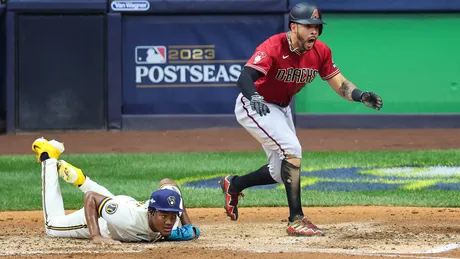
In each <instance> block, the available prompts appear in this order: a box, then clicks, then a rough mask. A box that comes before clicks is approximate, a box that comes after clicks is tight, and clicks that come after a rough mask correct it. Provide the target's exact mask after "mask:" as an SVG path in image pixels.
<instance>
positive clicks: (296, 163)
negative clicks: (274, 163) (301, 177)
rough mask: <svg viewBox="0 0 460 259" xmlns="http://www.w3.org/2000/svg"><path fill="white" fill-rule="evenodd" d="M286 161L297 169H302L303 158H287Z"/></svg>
mask: <svg viewBox="0 0 460 259" xmlns="http://www.w3.org/2000/svg"><path fill="white" fill-rule="evenodd" d="M285 160H286V161H287V162H289V163H291V164H293V165H294V166H297V167H300V165H301V163H302V158H298V157H286V158H285Z"/></svg>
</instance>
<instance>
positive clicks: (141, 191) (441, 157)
mask: <svg viewBox="0 0 460 259" xmlns="http://www.w3.org/2000/svg"><path fill="white" fill-rule="evenodd" d="M61 158H62V159H64V160H66V161H68V162H70V163H72V164H74V165H75V166H77V167H79V168H81V169H82V170H83V171H84V172H85V173H86V174H87V175H88V176H89V177H91V178H92V179H93V180H95V181H96V182H98V183H99V184H101V185H103V186H105V187H106V188H107V189H109V190H110V191H111V192H113V193H114V194H124V195H129V196H132V197H134V198H135V199H138V200H146V199H148V197H149V195H150V193H151V192H152V191H153V190H155V189H156V188H157V184H158V182H159V181H160V180H161V179H162V178H164V177H168V178H171V179H174V180H178V181H179V183H180V184H182V183H184V182H185V181H190V180H199V179H203V178H212V177H214V176H220V175H223V174H245V173H247V172H250V171H252V170H255V169H258V168H259V167H260V166H261V165H263V164H265V163H267V158H266V157H265V153H263V152H253V153H248V152H234V153H171V154H158V153H155V154H97V155H74V154H73V155H63V156H62V157H61ZM459 158H460V150H458V149H457V150H432V151H392V152H390V151H375V152H305V153H304V157H303V160H302V163H303V166H302V170H303V171H314V170H320V169H328V168H347V167H354V166H360V167H372V166H401V165H425V166H426V165H458V164H459V163H460V159H459ZM34 159H35V157H34V156H33V155H27V156H0V177H1V178H0V179H1V181H0V196H1V197H2V199H1V201H0V210H36V209H41V178H40V171H41V166H40V164H39V163H36V162H35V160H34ZM306 180H307V181H314V179H306ZM60 183H61V190H62V195H63V197H64V203H65V207H66V208H67V209H78V208H80V207H81V206H82V204H83V194H82V192H81V191H80V190H78V189H77V188H76V187H74V186H72V185H70V184H67V183H65V182H64V181H62V180H61V181H60ZM423 184H424V183H421V186H422V185H423ZM216 186H217V183H216ZM183 192H184V197H185V201H186V205H187V206H188V207H222V204H223V195H222V193H221V191H220V190H219V189H193V188H184V189H183ZM245 195H246V196H245V198H244V199H243V200H242V202H241V206H243V207H244V206H287V201H286V197H285V192H284V190H283V188H277V189H274V190H254V189H248V190H245ZM302 202H303V204H304V205H305V206H342V205H388V206H393V205H394V206H442V207H458V206H460V194H459V193H458V192H456V191H427V190H419V189H417V188H416V186H415V187H414V188H412V189H411V188H407V190H397V191H353V192H318V191H303V192H302Z"/></svg>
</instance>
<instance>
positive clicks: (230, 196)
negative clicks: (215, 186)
mask: <svg viewBox="0 0 460 259" xmlns="http://www.w3.org/2000/svg"><path fill="white" fill-rule="evenodd" d="M233 177H234V176H231V175H226V176H224V177H222V179H220V181H219V184H220V187H221V188H222V192H223V193H224V198H225V203H224V209H225V212H226V213H227V216H229V217H230V219H231V220H237V219H238V200H239V199H240V197H243V196H244V195H243V193H241V192H238V193H236V192H230V191H229V189H230V184H231V181H232V179H233Z"/></svg>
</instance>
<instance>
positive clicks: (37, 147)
mask: <svg viewBox="0 0 460 259" xmlns="http://www.w3.org/2000/svg"><path fill="white" fill-rule="evenodd" d="M64 150H65V148H64V144H63V143H61V142H59V141H56V140H54V139H53V140H50V141H48V140H46V139H44V138H38V139H36V140H35V141H34V142H33V143H32V151H33V152H35V153H36V154H37V162H39V163H40V162H41V161H40V156H41V155H42V154H43V153H45V152H46V153H48V156H49V157H50V158H55V159H59V156H60V155H61V154H62V153H63V152H64Z"/></svg>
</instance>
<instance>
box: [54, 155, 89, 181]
mask: <svg viewBox="0 0 460 259" xmlns="http://www.w3.org/2000/svg"><path fill="white" fill-rule="evenodd" d="M57 167H58V174H59V177H61V178H62V179H63V180H64V181H66V182H68V183H71V184H73V185H75V186H80V185H82V184H83V183H84V182H85V180H86V177H85V175H84V174H83V172H82V171H81V169H79V168H77V167H75V166H73V165H71V164H69V163H67V162H66V161H64V160H59V161H58V164H57Z"/></svg>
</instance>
